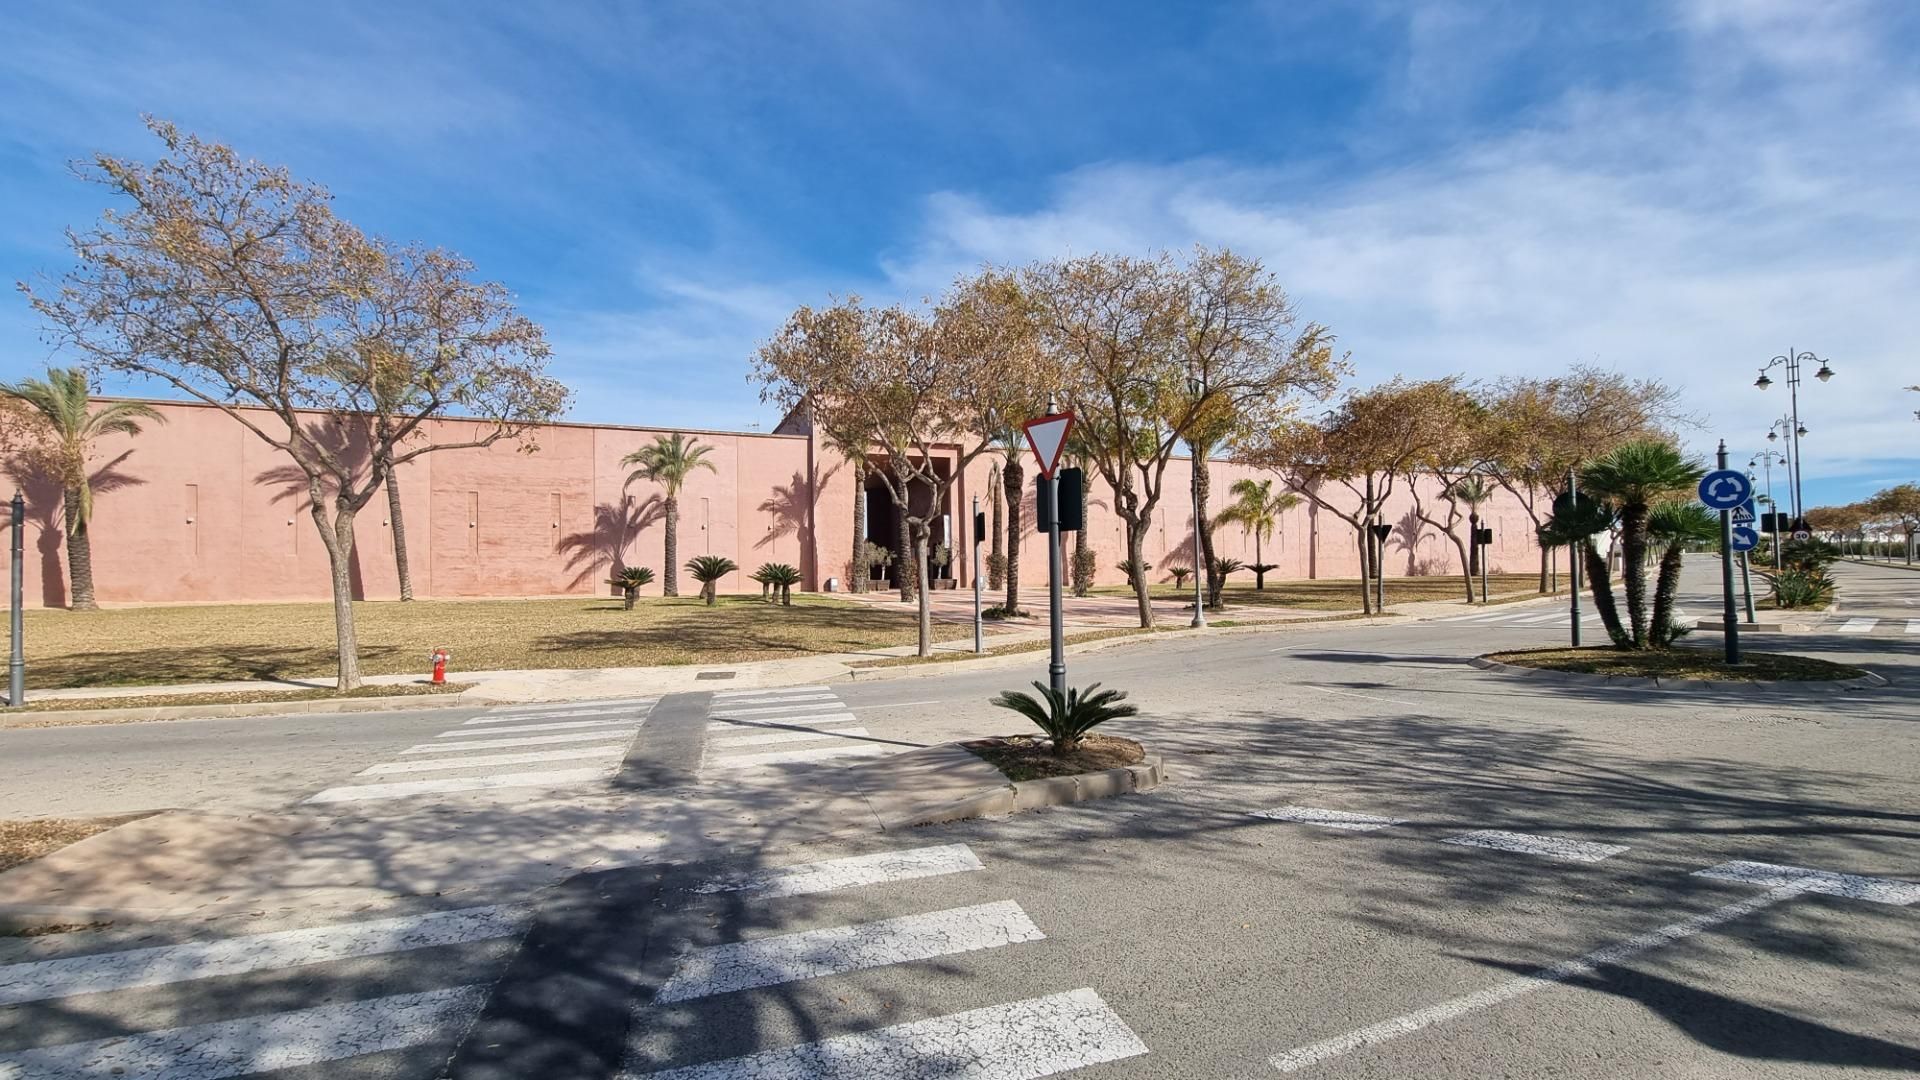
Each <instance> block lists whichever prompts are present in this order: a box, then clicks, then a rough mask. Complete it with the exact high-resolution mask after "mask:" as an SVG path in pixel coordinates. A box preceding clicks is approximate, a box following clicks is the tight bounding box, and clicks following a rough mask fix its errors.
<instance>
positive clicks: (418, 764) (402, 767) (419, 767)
mask: <svg viewBox="0 0 1920 1080" xmlns="http://www.w3.org/2000/svg"><path fill="white" fill-rule="evenodd" d="M626 750H627V744H626V743H623V742H617V743H606V744H603V745H598V746H570V747H567V748H566V749H564V750H528V751H526V752H525V753H519V754H479V755H473V754H469V755H467V756H466V757H453V758H431V759H429V760H425V761H390V762H387V763H385V764H381V765H370V766H368V767H367V768H364V769H361V770H360V771H359V772H357V773H354V775H355V776H388V775H391V774H393V773H418V772H433V771H435V770H436V769H476V768H481V767H484V766H491V765H533V764H537V763H539V762H542V761H577V760H579V759H580V758H597V757H602V756H607V757H611V756H614V755H624V754H625V753H626Z"/></svg>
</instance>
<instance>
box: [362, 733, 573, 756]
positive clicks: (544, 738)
mask: <svg viewBox="0 0 1920 1080" xmlns="http://www.w3.org/2000/svg"><path fill="white" fill-rule="evenodd" d="M469 734H472V735H478V734H480V732H477V731H474V732H469ZM606 740H607V733H606V732H604V731H576V732H573V733H572V734H569V735H516V736H514V737H513V738H511V739H476V740H474V741H473V742H446V743H421V744H419V745H418V746H409V747H407V748H406V749H405V750H402V751H400V752H401V753H402V754H445V753H449V752H451V751H454V750H498V749H500V748H501V747H505V746H554V745H558V744H560V743H581V742H605V741H606Z"/></svg>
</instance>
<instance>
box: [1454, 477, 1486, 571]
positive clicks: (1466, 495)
mask: <svg viewBox="0 0 1920 1080" xmlns="http://www.w3.org/2000/svg"><path fill="white" fill-rule="evenodd" d="M1446 497H1447V498H1448V499H1450V500H1452V501H1453V502H1457V503H1465V504H1466V507H1467V529H1468V532H1467V594H1468V595H1467V599H1468V600H1472V599H1473V595H1472V594H1473V579H1474V576H1475V575H1476V574H1478V573H1480V504H1481V503H1484V502H1486V501H1487V500H1489V499H1491V498H1493V485H1492V484H1491V483H1488V482H1487V478H1486V477H1484V476H1482V475H1480V474H1479V473H1468V474H1467V475H1465V476H1463V477H1461V478H1460V479H1458V480H1455V481H1454V482H1453V483H1451V484H1449V485H1447V493H1446Z"/></svg>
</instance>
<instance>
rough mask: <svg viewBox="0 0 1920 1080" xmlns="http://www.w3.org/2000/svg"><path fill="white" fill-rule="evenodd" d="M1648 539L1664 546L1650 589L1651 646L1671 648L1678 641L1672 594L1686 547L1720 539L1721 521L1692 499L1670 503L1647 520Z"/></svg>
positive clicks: (1660, 507) (1678, 578)
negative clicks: (1656, 573) (1651, 602)
mask: <svg viewBox="0 0 1920 1080" xmlns="http://www.w3.org/2000/svg"><path fill="white" fill-rule="evenodd" d="M1647 535H1648V536H1649V537H1651V538H1653V539H1654V540H1656V541H1659V542H1662V543H1664V544H1666V545H1667V548H1666V550H1665V551H1663V552H1661V554H1660V576H1659V578H1658V579H1656V580H1655V582H1654V586H1653V626H1652V629H1651V634H1652V638H1653V643H1654V644H1655V645H1658V646H1667V645H1671V644H1673V642H1674V639H1676V638H1677V637H1679V636H1680V635H1679V633H1678V631H1679V628H1678V627H1676V626H1675V625H1674V624H1673V594H1674V592H1675V591H1676V590H1677V589H1678V588H1679V586H1680V558H1681V556H1682V555H1684V554H1685V553H1686V550H1687V548H1688V546H1689V545H1693V544H1711V543H1713V542H1715V541H1717V540H1719V539H1720V519H1719V517H1718V516H1717V515H1715V514H1714V512H1713V511H1711V510H1708V509H1707V508H1706V507H1704V506H1701V505H1700V504H1699V503H1697V502H1694V501H1692V500H1691V499H1673V500H1671V501H1668V502H1663V503H1661V504H1660V505H1659V506H1656V507H1654V508H1653V513H1651V514H1649V515H1648V516H1647Z"/></svg>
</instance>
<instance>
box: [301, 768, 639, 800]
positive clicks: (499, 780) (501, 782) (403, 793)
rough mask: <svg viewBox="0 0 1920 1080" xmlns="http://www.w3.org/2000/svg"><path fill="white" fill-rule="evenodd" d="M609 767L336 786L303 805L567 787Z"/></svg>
mask: <svg viewBox="0 0 1920 1080" xmlns="http://www.w3.org/2000/svg"><path fill="white" fill-rule="evenodd" d="M610 773H611V770H610V769H608V768H606V767H596V768H592V769H554V770H551V771H548V772H513V773H494V774H492V775H490V776H446V777H442V778H440V779H438V780H402V781H398V782H395V783H392V784H359V785H355V786H352V787H333V788H328V789H327V790H325V791H322V792H320V793H319V794H318V795H309V796H308V797H307V798H305V799H303V800H302V801H303V802H310V803H337V802H367V801H369V800H373V799H403V798H406V797H408V796H410V795H445V794H448V793H450V792H456V791H491V790H493V789H495V788H513V787H565V786H566V785H568V784H581V783H585V782H587V781H589V780H599V779H601V778H603V777H605V776H608V775H609V774H610Z"/></svg>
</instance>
